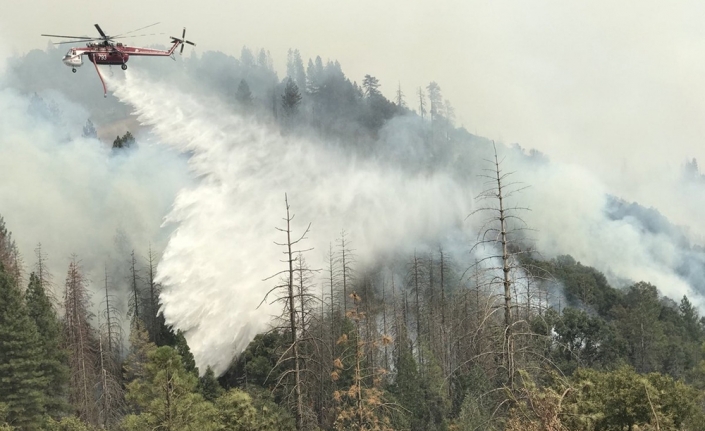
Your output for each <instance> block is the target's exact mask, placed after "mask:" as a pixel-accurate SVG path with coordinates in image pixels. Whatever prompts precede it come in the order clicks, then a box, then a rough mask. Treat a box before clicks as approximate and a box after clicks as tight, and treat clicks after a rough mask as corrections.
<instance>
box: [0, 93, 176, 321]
mask: <svg viewBox="0 0 705 431" xmlns="http://www.w3.org/2000/svg"><path fill="white" fill-rule="evenodd" d="M0 111H1V112H2V113H3V114H2V115H0V215H1V216H3V217H4V219H5V222H6V225H7V227H8V229H10V231H12V232H13V234H14V235H13V238H14V239H15V240H16V241H17V244H18V247H19V250H20V252H21V254H22V256H23V258H24V263H25V267H26V269H27V270H28V271H31V270H33V268H34V264H35V262H36V259H35V256H34V249H35V247H36V246H37V244H38V243H41V244H42V251H43V253H44V254H45V255H46V256H47V257H48V260H47V264H48V266H49V268H48V269H49V270H50V272H51V273H53V276H54V281H55V284H56V287H57V291H56V292H55V293H56V294H57V295H58V296H59V297H60V295H61V292H62V290H61V288H62V287H63V284H64V283H63V282H64V279H65V275H66V271H67V268H68V263H69V261H70V259H71V255H72V254H74V253H75V254H76V255H77V257H78V259H79V260H80V261H81V263H82V267H83V269H84V270H85V272H86V276H87V278H89V279H91V280H93V283H92V288H93V291H94V295H93V303H94V306H95V307H96V310H97V309H98V307H99V306H100V303H101V301H102V299H103V297H104V290H103V288H102V285H103V277H104V270H105V266H106V265H107V266H108V272H109V275H110V277H111V280H110V284H111V287H112V288H113V289H118V291H119V290H120V289H121V288H122V287H124V286H122V285H123V284H126V280H124V279H122V275H125V274H120V273H119V271H117V267H118V266H123V263H125V262H126V261H127V259H129V257H130V255H129V253H130V249H131V248H135V249H136V254H137V256H138V259H139V261H138V264H139V265H143V263H144V261H143V259H142V257H141V256H144V255H146V254H147V250H148V248H149V246H150V244H151V245H152V249H153V250H154V251H155V252H159V251H160V249H161V248H163V246H165V245H166V239H167V238H168V235H167V232H163V233H164V234H161V233H160V231H161V229H160V225H161V223H162V219H163V217H164V215H165V214H166V213H167V212H168V211H169V208H170V206H171V204H172V203H173V200H174V196H175V195H176V191H177V190H179V189H180V188H181V187H183V186H184V185H185V184H188V182H189V181H190V180H189V176H188V173H187V170H186V163H185V158H184V157H181V156H179V155H178V154H177V153H176V152H174V151H170V150H168V149H167V148H165V147H163V146H159V145H140V146H139V149H131V150H123V151H118V152H116V151H111V149H110V143H102V142H100V141H98V140H97V139H94V138H87V137H83V136H82V133H83V126H84V125H85V124H86V119H87V118H88V117H89V114H88V113H87V112H86V111H85V110H84V109H83V108H81V107H80V106H77V105H75V104H73V103H71V102H69V101H68V100H66V99H65V98H64V97H63V96H62V95H61V94H60V93H57V92H44V93H42V94H41V97H39V96H30V97H27V96H24V95H20V94H18V93H17V92H16V91H14V90H13V89H10V88H5V89H0ZM116 237H120V238H121V240H120V241H116ZM125 248H126V249H125ZM113 293H116V292H115V290H113ZM125 297H126V295H125ZM120 305H121V306H122V307H124V306H126V301H123V302H122V304H120Z"/></svg>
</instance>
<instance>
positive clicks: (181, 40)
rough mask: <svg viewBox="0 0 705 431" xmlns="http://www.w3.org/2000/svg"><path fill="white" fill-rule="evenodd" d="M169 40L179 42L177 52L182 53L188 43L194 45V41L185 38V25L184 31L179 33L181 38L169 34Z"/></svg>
mask: <svg viewBox="0 0 705 431" xmlns="http://www.w3.org/2000/svg"><path fill="white" fill-rule="evenodd" d="M171 41H172V42H177V41H178V42H181V49H180V50H179V54H183V53H184V46H185V45H186V44H187V43H188V44H189V45H193V46H196V44H195V43H193V42H191V41H190V40H186V27H184V31H183V32H182V33H181V38H178V37H174V36H171Z"/></svg>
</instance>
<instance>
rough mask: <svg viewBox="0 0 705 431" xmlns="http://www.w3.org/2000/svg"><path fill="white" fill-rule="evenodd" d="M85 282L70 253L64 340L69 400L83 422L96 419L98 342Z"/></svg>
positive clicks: (91, 421) (65, 298)
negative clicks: (67, 356)
mask: <svg viewBox="0 0 705 431" xmlns="http://www.w3.org/2000/svg"><path fill="white" fill-rule="evenodd" d="M89 309H90V296H89V293H88V283H87V281H86V279H85V277H84V275H83V273H82V271H81V268H80V266H79V262H78V259H77V258H76V256H73V258H72V260H71V263H70V264H69V270H68V274H67V275H66V291H65V294H64V310H65V315H64V331H65V335H64V340H65V342H66V346H65V347H66V349H67V350H68V354H69V369H70V378H69V403H70V404H71V406H72V407H73V409H74V411H75V412H76V416H78V417H79V418H80V419H82V420H83V421H85V422H88V423H92V424H95V423H97V417H96V410H95V404H94V397H93V393H94V392H93V387H94V384H95V382H96V380H97V379H96V377H97V372H96V363H97V362H98V343H97V342H96V336H95V331H94V330H93V328H92V327H91V325H90V319H91V318H92V317H93V314H92V313H91V312H90V311H89Z"/></svg>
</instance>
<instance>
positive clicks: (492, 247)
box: [471, 142, 528, 388]
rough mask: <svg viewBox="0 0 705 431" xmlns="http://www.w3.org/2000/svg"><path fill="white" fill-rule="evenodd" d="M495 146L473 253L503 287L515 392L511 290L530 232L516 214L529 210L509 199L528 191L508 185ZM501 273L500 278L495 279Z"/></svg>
mask: <svg viewBox="0 0 705 431" xmlns="http://www.w3.org/2000/svg"><path fill="white" fill-rule="evenodd" d="M492 145H493V150H494V151H493V156H494V157H493V159H491V160H487V162H488V163H489V164H491V166H492V167H491V168H487V169H485V173H484V174H483V175H481V177H482V178H484V179H485V180H486V182H485V187H486V188H485V189H484V190H483V191H482V192H481V193H480V194H479V195H478V196H477V197H476V200H478V201H480V202H482V203H483V206H482V207H480V208H478V209H477V210H475V211H474V212H473V214H478V213H479V214H486V217H485V219H484V220H483V225H482V227H481V229H480V230H479V232H478V239H477V243H476V244H475V246H474V247H473V251H475V252H479V251H481V250H480V249H482V251H484V252H486V253H485V254H486V257H484V258H482V259H480V260H478V262H477V264H476V265H481V266H482V267H484V269H485V270H486V271H489V272H491V273H492V274H495V275H494V276H493V277H491V279H490V281H489V283H490V284H494V283H500V284H501V286H502V296H503V301H502V308H503V310H504V321H503V325H502V333H503V342H502V364H503V367H504V369H505V372H506V377H507V385H508V386H509V387H510V388H513V387H514V377H515V373H516V370H517V368H516V364H515V359H514V356H515V345H514V336H513V331H514V329H513V328H514V325H515V323H516V322H515V316H513V313H512V309H514V308H516V298H514V299H513V298H512V288H513V287H514V284H515V283H516V281H517V280H516V279H517V277H521V275H520V274H519V271H520V269H519V265H520V263H519V261H518V254H520V253H522V251H521V244H520V240H521V238H520V232H521V231H523V230H526V229H527V228H526V223H524V221H523V220H522V219H521V217H519V216H518V215H517V213H518V212H519V211H522V210H524V211H525V210H528V208H522V207H518V206H513V207H508V206H507V198H509V197H511V196H512V195H513V194H515V193H517V192H518V191H520V190H523V189H524V188H525V187H521V186H520V184H519V183H516V182H509V180H508V179H509V177H510V176H511V175H512V172H505V171H503V170H502V161H500V160H499V158H498V156H497V147H496V146H495V145H494V142H493V144H492ZM471 215H472V214H471ZM498 272H499V273H500V274H501V275H496V274H497V273H498Z"/></svg>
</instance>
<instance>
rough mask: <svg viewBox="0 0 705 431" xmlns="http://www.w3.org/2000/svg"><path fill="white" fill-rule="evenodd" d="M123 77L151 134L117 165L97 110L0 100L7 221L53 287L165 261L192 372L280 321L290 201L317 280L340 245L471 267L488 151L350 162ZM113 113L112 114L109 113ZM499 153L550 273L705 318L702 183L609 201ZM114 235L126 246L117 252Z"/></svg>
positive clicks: (417, 149) (408, 147)
mask: <svg viewBox="0 0 705 431" xmlns="http://www.w3.org/2000/svg"><path fill="white" fill-rule="evenodd" d="M62 67H63V66H62ZM115 75H116V76H117V77H111V76H110V74H108V76H107V78H108V80H109V82H108V84H109V89H112V90H114V96H115V97H117V98H118V99H120V101H122V102H123V103H125V104H127V105H129V106H131V107H132V109H133V112H134V114H135V115H136V117H137V119H138V121H139V122H140V123H142V124H143V125H144V126H146V128H147V129H148V130H150V132H149V133H146V132H145V134H142V135H139V136H138V141H139V147H138V148H136V149H132V150H129V151H126V152H119V153H116V152H112V151H111V150H109V149H108V148H107V146H106V145H105V144H102V143H100V142H98V141H97V140H94V139H88V138H84V137H82V136H81V129H82V127H83V125H84V123H85V119H86V118H88V117H89V112H88V111H86V110H84V109H83V108H82V107H81V106H79V105H76V104H74V103H72V102H70V101H68V100H66V98H65V97H64V96H62V95H61V94H60V93H58V92H56V91H54V92H52V91H49V90H45V91H43V92H42V93H41V94H40V95H41V97H42V103H39V104H38V105H37V104H36V103H33V99H32V98H31V97H26V96H23V95H20V94H19V93H18V92H17V91H15V90H12V89H8V88H5V89H3V90H0V109H2V110H3V112H4V115H3V116H2V117H0V174H1V175H2V181H0V214H2V215H3V216H4V217H5V219H6V222H7V224H8V227H9V228H10V229H11V230H13V231H14V232H15V237H16V238H17V240H18V241H19V246H20V249H21V251H22V252H23V254H24V255H25V256H26V257H27V256H31V254H32V250H33V249H34V247H35V246H36V244H37V243H38V242H40V241H41V242H42V244H43V248H44V250H45V251H46V252H47V253H48V254H49V257H50V263H51V264H52V265H54V266H53V267H52V269H53V271H54V273H55V274H56V275H58V276H59V277H62V276H63V273H64V271H65V267H66V263H67V261H68V258H69V255H70V254H71V253H77V254H78V256H79V258H81V259H83V263H84V268H86V269H87V271H88V272H89V276H90V277H91V278H93V279H94V280H101V279H102V269H103V265H104V263H105V261H106V260H108V259H118V260H120V259H121V260H123V261H124V260H126V259H127V257H128V256H124V255H125V253H126V251H127V250H130V249H131V248H133V247H136V248H137V249H138V252H139V251H140V249H141V254H144V253H145V251H146V248H147V246H148V245H149V243H150V242H151V243H152V244H153V247H154V248H155V249H157V250H161V249H162V248H164V250H165V251H164V253H163V256H162V259H161V261H160V263H159V267H158V277H159V280H160V281H161V282H163V283H164V286H165V289H164V291H163V294H162V297H161V302H162V309H163V312H164V315H165V317H166V319H167V321H168V323H170V324H173V325H174V326H175V327H176V328H178V329H182V330H184V331H185V332H186V337H187V339H188V342H189V345H190V346H191V348H192V350H193V353H194V355H195V357H196V360H197V363H198V365H199V367H201V368H205V365H206V364H209V365H211V366H213V367H214V369H215V371H216V372H221V371H223V370H224V369H225V367H226V366H227V365H228V363H229V361H230V359H231V358H232V356H233V355H234V354H237V353H238V352H239V351H241V350H242V349H243V348H244V347H245V346H246V344H247V343H248V342H249V341H250V340H251V339H252V337H254V335H255V334H256V333H258V332H260V331H262V330H265V329H267V327H268V325H269V322H270V321H271V317H272V315H276V314H278V310H277V309H276V307H270V306H268V305H267V304H264V305H262V306H261V307H259V308H258V306H259V305H260V302H261V301H262V299H263V297H264V295H265V293H266V292H267V291H268V290H269V289H270V288H271V287H273V286H274V285H275V284H276V283H277V281H276V279H275V280H269V281H263V280H264V279H265V278H267V277H269V276H271V275H273V274H276V273H277V272H279V271H281V270H282V269H284V268H285V264H283V263H282V262H281V259H283V255H282V254H281V253H282V251H283V249H282V248H281V247H279V246H277V245H276V244H274V242H275V241H276V242H280V243H281V242H284V241H285V236H284V235H283V234H282V233H281V232H279V231H277V230H276V229H275V228H276V227H280V228H281V227H283V220H282V219H283V217H284V216H285V207H284V195H285V193H286V194H287V196H288V200H289V204H290V205H291V209H292V212H293V213H294V214H295V218H294V222H293V225H292V228H293V230H294V236H295V237H296V236H297V234H298V235H300V234H302V233H303V232H304V229H306V227H307V226H308V224H309V223H311V231H310V233H309V234H308V235H307V239H306V240H305V241H304V242H303V243H302V244H301V248H304V249H306V248H313V250H312V251H311V252H309V253H308V256H307V260H308V262H309V263H310V264H311V266H312V268H314V269H315V268H322V267H324V266H325V265H324V262H325V254H326V253H327V251H328V247H329V244H330V243H331V242H333V243H334V242H335V240H336V238H338V237H339V236H340V233H341V231H342V230H343V229H344V230H345V231H346V232H347V237H348V238H349V239H350V240H351V241H352V248H354V249H355V254H356V255H357V265H358V267H359V268H365V267H371V266H375V265H378V264H380V263H381V264H384V263H385V260H386V259H387V257H388V256H396V257H398V256H399V255H404V254H411V253H413V252H414V251H415V250H418V251H419V252H427V251H428V250H435V249H436V248H437V246H438V245H439V243H440V244H441V245H443V247H444V249H445V250H446V251H447V252H448V253H449V254H450V255H451V256H452V258H453V260H454V261H455V262H457V264H458V266H459V267H461V268H463V267H468V266H469V265H470V263H472V262H474V258H475V257H474V256H470V255H469V252H468V251H469V249H470V247H471V245H472V243H473V241H474V239H475V235H476V233H477V229H478V227H479V226H480V225H481V223H480V218H479V217H477V216H473V217H470V218H467V216H468V215H469V214H470V213H472V212H473V209H474V208H475V207H476V206H475V203H474V197H475V196H476V195H477V194H478V193H479V192H480V191H481V190H483V188H484V187H485V185H484V184H483V180H482V179H480V178H478V175H479V174H482V173H483V171H482V169H484V168H486V167H487V166H488V165H487V163H486V162H485V161H484V160H485V159H487V158H489V157H490V155H491V151H492V146H491V144H490V143H489V141H487V140H483V139H480V138H477V137H474V136H471V135H469V134H467V133H458V134H457V135H456V136H455V138H454V143H452V144H451V143H448V144H447V145H443V146H439V145H435V144H430V143H429V140H428V139H424V137H423V136H424V133H426V132H425V130H426V129H425V128H426V127H427V126H425V125H424V124H423V123H422V122H421V121H420V120H419V119H418V118H415V117H413V116H407V117H397V118H394V119H393V120H390V121H389V122H388V123H387V124H386V125H385V126H384V128H383V129H382V130H381V131H380V133H379V138H378V140H377V141H375V142H374V143H372V145H371V146H370V148H366V149H365V150H364V151H360V150H355V149H350V145H348V146H346V145H340V146H337V145H333V144H332V143H330V142H324V141H320V140H317V139H314V138H304V137H301V136H299V137H297V136H294V135H282V133H281V132H280V131H279V130H278V129H277V128H276V126H273V125H271V124H267V123H263V122H258V121H257V120H254V119H251V118H249V119H246V118H243V117H241V116H239V115H237V114H236V113H234V112H233V108H232V107H231V106H229V105H227V104H226V103H225V102H223V101H222V99H219V98H217V97H215V96H213V97H210V96H208V95H205V94H206V93H207V94H213V92H201V91H194V88H197V87H193V86H192V87H191V88H190V90H184V91H182V90H180V89H179V88H176V86H175V85H174V83H179V84H180V85H187V86H188V85H190V84H191V83H193V81H186V82H185V83H184V82H183V81H185V80H186V79H187V78H186V77H185V76H173V77H172V78H171V79H170V80H169V82H167V80H165V79H162V78H157V77H156V76H154V77H147V76H146V75H145V74H140V73H139V72H137V73H135V72H134V71H133V69H132V68H131V69H129V70H128V71H127V73H126V74H125V79H124V80H121V79H120V78H118V77H119V76H121V75H122V73H121V72H118V73H116V74H115ZM193 79H199V78H198V77H197V78H193ZM74 85H78V84H75V83H74ZM107 100H108V103H109V104H110V106H111V112H113V111H112V109H113V108H112V106H114V105H115V104H117V102H115V101H114V99H113V101H112V102H111V98H110V97H109V98H108V99H107ZM91 103H93V102H91ZM96 103H97V102H96ZM106 106H108V105H106ZM120 106H122V105H120ZM37 108H39V109H37ZM54 108H57V109H58V110H57V109H54ZM121 109H124V107H123V108H121ZM106 110H107V108H106ZM116 115H117V114H116ZM498 151H499V152H500V158H503V159H504V162H503V165H502V168H503V169H504V170H505V171H515V173H514V174H513V175H512V177H511V179H512V180H516V181H520V182H523V183H524V184H526V185H529V186H530V187H529V188H528V189H527V190H525V191H523V192H521V193H517V194H515V195H513V196H511V197H509V198H508V199H507V205H508V207H513V206H515V205H516V206H527V207H529V208H530V211H518V212H517V213H518V215H519V216H521V217H522V218H523V220H524V221H525V222H526V224H527V225H528V226H529V227H530V228H532V229H534V232H533V233H532V234H531V235H533V237H534V239H535V246H536V248H537V249H538V250H539V251H540V252H541V253H542V254H543V256H544V257H545V258H552V257H554V256H556V255H560V254H571V255H573V256H574V257H575V258H576V260H579V261H581V262H582V263H583V264H585V265H591V266H594V267H596V268H597V269H599V270H600V271H603V272H605V274H606V275H607V276H608V278H609V279H610V281H611V282H612V283H614V284H615V285H618V286H619V285H623V284H624V283H625V282H629V281H639V280H645V281H649V282H652V283H653V284H655V285H656V286H657V287H658V288H659V289H660V290H661V291H662V292H663V293H665V294H667V295H669V296H670V297H672V298H674V299H679V298H680V297H681V296H682V295H684V294H687V295H689V296H690V297H691V299H693V300H694V302H695V303H696V304H700V305H701V306H702V305H703V301H702V296H701V294H702V292H703V290H702V289H703V288H704V287H705V286H701V285H702V277H701V275H702V272H703V271H702V268H703V266H704V265H703V262H705V256H704V255H703V253H702V250H701V249H698V248H697V247H695V245H696V244H697V243H698V242H699V240H698V238H699V236H694V234H693V233H695V234H696V235H702V232H701V231H698V227H697V226H695V225H694V224H693V223H692V220H698V219H699V218H700V215H702V211H701V209H702V208H705V205H703V204H705V194H703V192H702V190H703V188H702V184H698V183H695V182H692V181H690V182H689V181H685V180H683V178H681V177H680V176H679V174H678V172H677V171H675V170H670V171H669V170H667V169H665V168H664V170H663V172H659V173H658V175H652V176H651V177H648V178H645V177H641V176H639V177H635V176H633V175H631V174H630V173H629V172H624V173H622V175H623V178H622V182H621V183H620V187H615V186H614V185H613V182H612V181H610V182H609V184H608V183H607V182H606V181H603V179H602V178H600V177H598V176H596V175H595V174H594V173H593V172H590V171H588V170H586V169H584V168H581V167H579V166H576V165H569V164H559V163H550V162H548V161H547V160H545V159H543V158H541V157H539V156H538V155H535V154H533V155H527V154H525V153H524V152H523V151H521V150H520V149H517V148H506V147H504V146H502V145H498ZM179 153H180V155H179ZM186 160H188V161H186ZM193 178H196V181H192V179H193ZM614 195H616V196H617V197H622V198H626V199H630V200H635V199H636V200H638V201H639V202H642V198H643V202H645V203H647V204H648V205H649V206H653V207H655V208H657V209H658V210H659V211H660V212H661V213H663V214H664V215H665V216H667V217H668V219H669V220H672V221H675V222H676V223H678V224H680V225H686V227H688V228H690V231H688V230H683V229H681V228H679V227H677V226H673V225H670V224H668V223H667V222H665V221H664V220H662V219H660V218H659V217H656V216H654V215H653V214H652V213H650V212H649V211H647V210H646V209H645V208H644V211H641V209H640V208H641V207H637V210H629V211H625V210H621V209H620V208H619V206H617V207H615V202H616V200H615V198H614V197H613V196H614ZM119 232H121V233H120V234H119V236H123V235H124V237H125V240H124V241H121V242H119V243H116V241H115V237H116V234H117V233H119ZM684 232H685V233H684ZM684 238H685V241H684ZM167 239H168V244H167ZM478 250H479V251H478V253H484V255H487V254H490V253H492V250H488V249H478ZM26 260H30V259H26ZM123 263H124V262H123ZM97 284H100V283H97ZM122 289H125V286H123V287H122ZM100 297H101V296H98V298H100ZM94 302H98V301H97V300H96V299H95V297H94Z"/></svg>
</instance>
